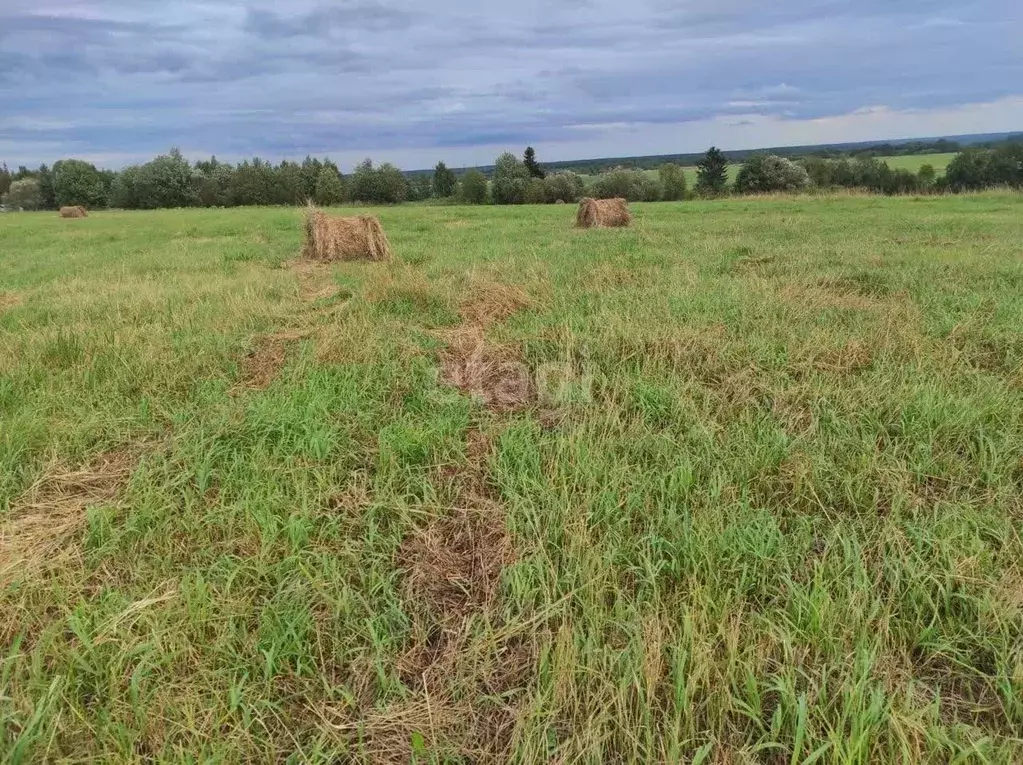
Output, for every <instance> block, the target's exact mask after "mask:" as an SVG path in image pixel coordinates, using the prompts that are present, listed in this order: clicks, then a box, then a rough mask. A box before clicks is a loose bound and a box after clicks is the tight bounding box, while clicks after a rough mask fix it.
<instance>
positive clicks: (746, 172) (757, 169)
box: [735, 154, 810, 194]
mask: <svg viewBox="0 0 1023 765" xmlns="http://www.w3.org/2000/svg"><path fill="white" fill-rule="evenodd" d="M809 185H810V175H809V174H808V173H807V172H806V168H804V167H802V166H801V165H797V164H796V163H795V162H792V161H790V160H788V159H785V157H778V156H775V155H773V154H757V155H756V156H753V157H750V158H749V159H747V160H746V162H745V163H743V166H742V167H741V168H739V173H738V175H736V177H735V190H736V191H738V192H739V193H740V194H763V193H767V192H770V191H799V190H800V189H804V188H806V187H807V186H809Z"/></svg>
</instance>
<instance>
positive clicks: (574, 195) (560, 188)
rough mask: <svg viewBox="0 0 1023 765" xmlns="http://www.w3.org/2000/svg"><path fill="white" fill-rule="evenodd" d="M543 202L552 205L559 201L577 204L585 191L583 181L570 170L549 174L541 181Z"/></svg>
mask: <svg viewBox="0 0 1023 765" xmlns="http://www.w3.org/2000/svg"><path fill="white" fill-rule="evenodd" d="M543 184H544V201H545V202H548V203H551V204H553V203H554V202H557V201H558V200H559V199H560V200H561V201H562V202H578V201H579V199H580V198H581V197H582V196H583V194H584V193H585V191H586V187H585V185H584V184H583V179H582V178H580V177H579V176H578V175H576V174H575V173H573V172H572V171H570V170H566V171H564V172H560V173H551V174H550V175H548V176H547V177H546V178H544V180H543Z"/></svg>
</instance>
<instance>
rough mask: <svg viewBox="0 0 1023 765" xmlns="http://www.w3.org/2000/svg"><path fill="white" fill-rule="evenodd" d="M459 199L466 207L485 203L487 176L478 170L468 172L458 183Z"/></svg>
mask: <svg viewBox="0 0 1023 765" xmlns="http://www.w3.org/2000/svg"><path fill="white" fill-rule="evenodd" d="M459 198H460V199H461V201H462V202H464V203H465V204H467V205H485V204H486V203H487V176H485V175H484V174H483V173H481V172H480V171H479V170H469V171H468V172H467V173H465V174H464V175H463V176H462V180H461V181H460V182H459Z"/></svg>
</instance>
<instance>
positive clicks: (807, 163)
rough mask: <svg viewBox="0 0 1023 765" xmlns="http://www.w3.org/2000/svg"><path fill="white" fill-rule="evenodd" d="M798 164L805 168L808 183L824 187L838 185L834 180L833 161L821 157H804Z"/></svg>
mask: <svg viewBox="0 0 1023 765" xmlns="http://www.w3.org/2000/svg"><path fill="white" fill-rule="evenodd" d="M799 164H800V165H802V166H803V169H804V170H806V174H807V175H808V176H809V178H810V183H812V184H813V185H814V186H816V187H818V188H821V189H826V188H830V187H831V186H835V185H839V184H837V183H836V182H835V163H834V162H832V161H831V160H828V159H824V158H823V157H804V158H803V159H801V160H799Z"/></svg>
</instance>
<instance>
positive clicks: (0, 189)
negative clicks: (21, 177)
mask: <svg viewBox="0 0 1023 765" xmlns="http://www.w3.org/2000/svg"><path fill="white" fill-rule="evenodd" d="M13 182H14V180H13V179H12V178H11V171H10V170H8V169H7V164H6V163H5V164H4V165H3V166H2V167H0V196H3V195H4V194H6V193H7V191H8V189H10V188H11V184H12V183H13Z"/></svg>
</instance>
